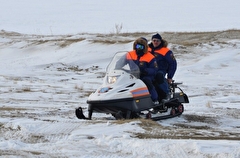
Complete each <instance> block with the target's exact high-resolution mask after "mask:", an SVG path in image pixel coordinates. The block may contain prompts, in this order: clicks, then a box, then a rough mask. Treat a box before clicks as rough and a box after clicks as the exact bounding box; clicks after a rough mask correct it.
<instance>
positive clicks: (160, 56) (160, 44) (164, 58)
mask: <svg viewBox="0 0 240 158" xmlns="http://www.w3.org/2000/svg"><path fill="white" fill-rule="evenodd" d="M167 45H168V42H167V41H166V40H164V39H162V37H161V35H160V34H158V33H157V34H155V35H153V36H152V42H151V43H150V44H149V45H148V46H149V51H150V52H151V54H153V55H154V56H155V58H156V60H157V64H158V72H157V75H156V81H157V84H158V87H159V88H160V90H161V94H162V95H163V97H162V98H159V99H164V101H166V100H169V99H170V97H171V96H170V88H169V84H171V83H172V79H173V76H174V74H175V72H176V69H177V61H176V59H175V57H174V55H173V52H172V51H171V50H170V49H169V48H167ZM166 75H167V79H166V78H165V77H166Z"/></svg>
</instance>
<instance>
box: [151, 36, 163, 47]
mask: <svg viewBox="0 0 240 158" xmlns="http://www.w3.org/2000/svg"><path fill="white" fill-rule="evenodd" d="M161 42H162V36H161V35H160V34H158V33H157V34H155V35H153V36H152V44H153V46H154V47H158V46H159V45H160V44H161Z"/></svg>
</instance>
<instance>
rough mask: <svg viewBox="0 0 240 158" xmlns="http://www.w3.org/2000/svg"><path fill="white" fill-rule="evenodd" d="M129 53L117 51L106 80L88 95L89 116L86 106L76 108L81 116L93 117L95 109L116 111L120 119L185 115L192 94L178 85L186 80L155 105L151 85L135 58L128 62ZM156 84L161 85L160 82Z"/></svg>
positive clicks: (155, 118)
mask: <svg viewBox="0 0 240 158" xmlns="http://www.w3.org/2000/svg"><path fill="white" fill-rule="evenodd" d="M126 53H127V52H117V53H116V54H115V56H114V57H113V59H112V61H111V62H110V63H109V65H108V66H107V71H106V75H105V77H104V79H103V84H102V85H101V86H100V87H99V88H98V89H97V90H96V91H95V92H94V93H92V94H91V95H90V96H89V97H88V99H87V104H88V117H86V116H85V115H84V114H83V109H82V107H78V108H77V109H76V110H75V114H76V116H77V118H79V119H92V114H93V112H94V113H105V114H112V116H113V117H115V119H117V120H118V119H133V118H147V119H152V120H154V121H157V120H162V119H168V118H172V117H176V116H179V115H181V114H182V113H183V111H184V106H183V103H189V100H188V96H187V95H186V94H185V93H184V92H183V90H182V89H181V88H180V87H179V86H178V85H179V84H182V83H175V82H173V83H172V84H170V85H169V87H170V90H171V97H170V99H168V100H164V99H163V100H160V99H159V104H157V105H155V104H154V103H153V101H152V99H151V95H150V93H149V91H148V88H147V86H146V85H145V84H144V82H143V81H142V80H140V79H139V76H140V71H139V67H138V66H137V65H136V64H135V63H134V62H129V63H128V64H126V65H125V63H124V62H125V59H126V57H125V55H126ZM155 87H156V89H157V85H156V86H155ZM157 91H158V89H157ZM159 95H160V94H159ZM159 98H162V97H161V96H159Z"/></svg>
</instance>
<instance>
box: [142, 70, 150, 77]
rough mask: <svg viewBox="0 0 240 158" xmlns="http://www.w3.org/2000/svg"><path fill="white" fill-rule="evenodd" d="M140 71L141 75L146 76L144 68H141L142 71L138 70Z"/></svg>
mask: <svg viewBox="0 0 240 158" xmlns="http://www.w3.org/2000/svg"><path fill="white" fill-rule="evenodd" d="M140 73H141V76H146V75H148V72H147V71H146V70H142V71H140Z"/></svg>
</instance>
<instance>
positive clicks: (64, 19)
mask: <svg viewBox="0 0 240 158" xmlns="http://www.w3.org/2000/svg"><path fill="white" fill-rule="evenodd" d="M0 2H1V6H0V10H1V11H0V13H1V15H0V19H1V23H0V28H1V29H4V30H14V31H16V32H20V33H31V34H40V35H41V34H44V35H46V34H50V35H51V34H63V33H64V34H71V33H82V32H88V33H111V32H116V26H121V27H122V29H121V31H122V32H142V31H144V32H146V31H149V32H163V31H188V32H189V31H216V30H226V29H237V28H239V26H240V22H239V20H238V17H239V16H240V10H239V6H240V2H239V1H237V0H230V1H224V0H211V1H208V0H201V1H200V0H196V1H189V0H181V1H177V0H169V1H167V2H166V1H159V2H156V1H154V0H148V1H143V0H140V1H137V0H131V1H127V0H123V1H115V0H114V1H107V0H101V1H97V0H91V1H85V0H79V1H76V0H70V1H68V2H64V1H55V0H54V1H51V2H49V1H47V0H34V1H29V0H22V1H17V2H16V1H14V0H9V1H4V0H1V1H0ZM42 17H44V18H42Z"/></svg>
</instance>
